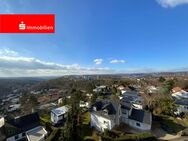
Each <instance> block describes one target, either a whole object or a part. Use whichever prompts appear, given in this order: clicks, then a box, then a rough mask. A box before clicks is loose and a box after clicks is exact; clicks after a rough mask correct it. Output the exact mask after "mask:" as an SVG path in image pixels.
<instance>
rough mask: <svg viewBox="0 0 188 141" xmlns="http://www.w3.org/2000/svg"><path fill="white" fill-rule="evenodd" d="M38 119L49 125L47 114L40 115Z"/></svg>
mask: <svg viewBox="0 0 188 141" xmlns="http://www.w3.org/2000/svg"><path fill="white" fill-rule="evenodd" d="M40 119H41V120H42V121H44V122H48V123H50V115H48V114H43V115H41V116H40Z"/></svg>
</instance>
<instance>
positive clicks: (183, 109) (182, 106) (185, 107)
mask: <svg viewBox="0 0 188 141" xmlns="http://www.w3.org/2000/svg"><path fill="white" fill-rule="evenodd" d="M175 104H176V105H177V111H175V112H174V113H175V114H176V115H180V114H182V113H188V100H187V99H177V100H175Z"/></svg>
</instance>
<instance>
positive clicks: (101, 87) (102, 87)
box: [93, 85, 107, 93]
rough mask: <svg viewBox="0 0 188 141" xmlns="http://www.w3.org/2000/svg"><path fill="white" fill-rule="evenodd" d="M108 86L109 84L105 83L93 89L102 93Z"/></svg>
mask: <svg viewBox="0 0 188 141" xmlns="http://www.w3.org/2000/svg"><path fill="white" fill-rule="evenodd" d="M106 88H107V86H104V85H101V86H97V87H96V88H95V89H93V92H95V93H100V92H103V91H105V90H106Z"/></svg>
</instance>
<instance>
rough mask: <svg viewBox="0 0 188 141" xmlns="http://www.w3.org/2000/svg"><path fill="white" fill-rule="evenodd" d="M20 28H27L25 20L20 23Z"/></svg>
mask: <svg viewBox="0 0 188 141" xmlns="http://www.w3.org/2000/svg"><path fill="white" fill-rule="evenodd" d="M19 29H20V30H25V29H26V25H25V24H24V22H23V21H21V23H20V24H19Z"/></svg>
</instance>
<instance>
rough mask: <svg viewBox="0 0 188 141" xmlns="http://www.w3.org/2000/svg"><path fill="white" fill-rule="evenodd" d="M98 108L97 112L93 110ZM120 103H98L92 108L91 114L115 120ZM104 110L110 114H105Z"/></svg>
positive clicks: (107, 101) (106, 101)
mask: <svg viewBox="0 0 188 141" xmlns="http://www.w3.org/2000/svg"><path fill="white" fill-rule="evenodd" d="M94 107H96V111H95V110H93V108H94ZM118 107H119V103H118V102H115V101H109V100H103V101H97V102H96V103H95V104H93V105H92V106H91V112H94V113H95V114H98V115H100V116H103V117H105V118H108V119H115V118H116V115H117V113H118ZM104 110H107V111H108V114H106V113H105V112H104Z"/></svg>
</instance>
